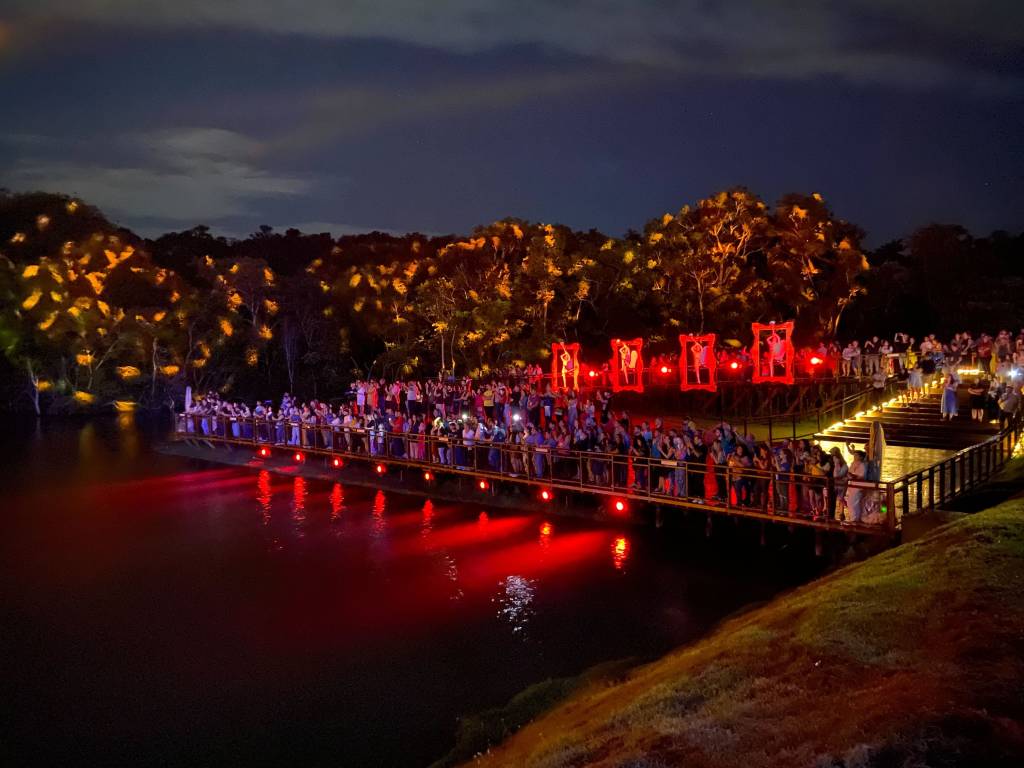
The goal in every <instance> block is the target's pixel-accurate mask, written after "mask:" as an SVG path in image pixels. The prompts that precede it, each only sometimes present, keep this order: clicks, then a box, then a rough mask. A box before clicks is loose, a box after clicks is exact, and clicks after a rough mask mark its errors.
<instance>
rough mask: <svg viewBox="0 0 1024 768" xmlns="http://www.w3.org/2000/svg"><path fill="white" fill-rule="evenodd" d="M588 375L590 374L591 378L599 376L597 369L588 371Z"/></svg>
mask: <svg viewBox="0 0 1024 768" xmlns="http://www.w3.org/2000/svg"><path fill="white" fill-rule="evenodd" d="M587 376H589V377H590V378H594V377H595V376H597V371H590V372H588V373H587Z"/></svg>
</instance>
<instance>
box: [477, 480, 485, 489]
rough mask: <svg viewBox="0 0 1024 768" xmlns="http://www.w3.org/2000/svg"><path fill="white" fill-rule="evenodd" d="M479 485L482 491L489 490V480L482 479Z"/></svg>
mask: <svg viewBox="0 0 1024 768" xmlns="http://www.w3.org/2000/svg"><path fill="white" fill-rule="evenodd" d="M477 487H478V488H479V489H480V490H481V491H486V490H487V481H486V480H481V481H480V482H478V483H477Z"/></svg>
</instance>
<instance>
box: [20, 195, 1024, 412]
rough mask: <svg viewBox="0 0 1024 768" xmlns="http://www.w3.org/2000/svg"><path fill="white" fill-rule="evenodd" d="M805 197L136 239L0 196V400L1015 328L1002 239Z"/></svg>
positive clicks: (1012, 258) (102, 222) (65, 406)
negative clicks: (784, 336)
mask: <svg viewBox="0 0 1024 768" xmlns="http://www.w3.org/2000/svg"><path fill="white" fill-rule="evenodd" d="M862 240H863V233H862V232H861V230H860V229H859V228H858V227H856V226H855V225H853V224H850V223H848V222H846V221H844V220H842V219H839V218H838V217H836V216H835V215H834V214H833V212H832V211H831V210H830V208H829V207H828V205H827V204H826V202H825V200H824V199H823V198H822V197H821V196H820V195H818V194H811V195H802V194H791V195H786V196H785V197H783V198H782V199H781V200H780V201H778V203H777V204H776V205H775V206H774V208H772V207H769V206H768V205H767V204H766V203H765V202H764V201H762V200H761V199H760V198H758V197H757V196H756V195H755V194H753V193H752V192H750V191H749V190H746V189H743V188H735V189H729V190H724V191H722V192H719V193H718V194H715V195H712V196H709V197H707V198H705V199H702V200H698V201H696V202H695V203H694V204H692V205H686V206H684V207H683V208H681V209H680V210H678V211H677V212H675V213H665V214H663V215H661V216H659V217H657V218H654V219H652V220H650V221H649V222H647V224H646V225H645V226H644V227H643V230H642V231H641V232H630V233H628V234H627V235H625V236H624V237H610V236H608V235H605V234H603V233H601V232H598V231H595V230H590V231H585V232H581V231H575V230H573V229H571V228H569V227H566V226H562V225H558V224H544V223H537V222H529V221H524V220H522V219H513V218H509V219H504V220H501V221H497V222H494V223H492V224H487V225H483V226H480V227H477V228H475V229H474V230H473V231H472V232H470V233H469V234H468V235H466V236H464V237H460V236H444V237H436V236H426V235H421V234H417V233H411V234H407V235H404V236H395V235H390V234H385V233H380V232H372V233H367V234H363V235H354V236H352V235H350V236H344V237H340V238H336V239H335V238H332V237H331V236H330V235H329V234H324V233H318V234H303V233H301V232H299V231H297V230H294V229H289V230H287V231H285V232H284V233H279V232H275V231H274V230H273V229H271V228H270V227H261V228H260V229H259V230H258V231H257V232H255V233H253V234H252V235H250V236H249V237H246V238H243V239H238V240H234V239H227V238H223V237H216V236H214V235H213V234H212V233H211V232H210V230H209V228H207V227H206V226H202V225H198V226H196V227H193V228H192V229H188V230H185V231H181V232H171V233H168V234H165V235H162V236H161V237H158V238H156V239H153V240H146V239H144V238H141V237H139V236H137V235H135V234H134V233H132V232H131V231H129V230H126V229H123V228H120V227H118V226H116V225H115V224H113V223H112V222H110V221H109V219H107V218H106V217H105V216H104V215H103V213H102V212H101V211H99V210H98V209H96V208H94V207H93V206H90V205H88V204H87V203H85V202H83V201H79V200H75V199H73V198H70V197H67V196H64V195H57V194H47V193H29V194H10V193H2V194H0V345H2V349H3V352H4V355H3V365H4V366H5V368H6V370H5V376H4V377H3V379H4V381H5V389H4V391H3V396H4V398H5V399H6V401H7V403H8V404H9V405H11V406H13V407H25V406H26V405H28V404H29V403H32V404H33V405H35V406H36V407H37V409H42V408H49V409H51V410H69V409H75V408H90V407H96V406H98V405H102V404H105V403H109V402H111V401H112V400H129V401H132V402H138V403H143V404H154V405H157V404H160V403H164V402H166V401H167V400H168V399H169V398H171V397H177V396H180V393H181V392H182V390H183V389H184V387H185V386H186V385H188V384H191V385H193V386H196V387H199V388H217V389H219V390H222V391H223V392H225V393H233V394H238V395H245V396H252V395H257V394H269V393H276V392H278V391H280V390H282V389H288V390H299V391H303V392H305V393H307V394H309V395H315V396H320V397H329V396H332V395H333V394H336V393H337V392H338V390H339V388H340V387H342V386H344V385H345V384H346V383H347V382H348V381H350V380H351V379H352V378H353V377H356V376H366V375H380V376H402V375H420V376H433V375H436V374H437V373H438V372H439V371H440V370H442V369H443V370H446V371H455V373H457V374H467V373H468V374H473V373H479V372H484V371H487V370H489V369H491V368H493V367H495V366H501V365H506V364H508V363H512V362H520V363H524V362H540V361H543V360H544V359H545V357H546V356H547V355H548V354H549V351H550V347H551V343H552V342H553V341H557V340H566V341H579V342H581V343H582V344H583V348H584V355H585V356H586V355H588V354H589V355H590V356H595V358H596V359H600V357H602V356H603V353H604V351H605V350H606V349H607V348H608V340H609V339H610V338H613V337H616V336H620V337H632V336H643V337H644V338H646V339H647V340H648V345H649V346H651V347H653V348H655V349H657V348H658V346H659V345H661V346H663V347H664V351H669V350H671V349H673V348H674V344H675V342H674V339H675V337H676V335H677V334H679V333H681V332H684V331H685V332H700V331H717V332H718V333H720V334H722V335H727V336H731V337H736V338H740V339H744V338H746V337H747V336H748V335H749V326H750V323H751V322H754V321H767V320H772V319H778V320H784V319H795V320H796V321H797V328H798V330H799V332H800V334H801V335H802V337H803V340H810V339H814V338H821V337H833V336H835V335H836V334H838V333H843V332H854V333H875V332H879V331H883V332H891V331H892V330H893V329H894V328H890V327H889V326H899V327H901V328H905V329H906V330H908V331H910V332H918V333H920V332H922V331H925V330H928V331H933V330H935V331H942V330H945V329H949V330H952V329H953V328H954V327H955V328H957V329H959V328H960V327H961V326H962V327H975V328H978V327H985V328H994V327H995V326H1004V325H1006V326H1010V325H1015V324H1016V323H1019V322H1020V320H1021V318H1020V314H1021V313H1020V306H1019V300H1018V299H1017V297H1018V296H1019V295H1020V287H1021V282H1022V280H1024V271H1022V270H1024V268H1022V267H1021V261H1020V260H1019V258H1017V255H1018V253H1019V250H1020V247H1021V240H1022V238H1021V236H1011V235H1008V234H1005V233H996V234H994V235H992V236H991V237H990V238H984V239H982V238H977V239H976V238H973V237H972V236H971V235H970V234H969V233H967V232H966V231H965V230H963V229H962V228H959V227H955V226H939V225H933V226H928V227H925V228H923V229H921V230H919V231H918V232H916V233H914V234H913V235H912V236H911V237H909V238H908V239H907V240H906V241H905V242H897V243H890V244H886V245H885V246H883V247H882V248H880V249H878V250H877V251H876V252H875V253H865V251H864V248H863V246H862Z"/></svg>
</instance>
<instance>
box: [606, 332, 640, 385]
mask: <svg viewBox="0 0 1024 768" xmlns="http://www.w3.org/2000/svg"><path fill="white" fill-rule="evenodd" d="M643 346H644V341H643V339H629V340H624V339H612V359H611V369H612V391H614V392H643V391H644V381H643V372H644V358H643Z"/></svg>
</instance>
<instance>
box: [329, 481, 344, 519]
mask: <svg viewBox="0 0 1024 768" xmlns="http://www.w3.org/2000/svg"><path fill="white" fill-rule="evenodd" d="M343 509H345V493H344V491H342V489H341V483H335V484H334V487H333V488H331V523H337V522H339V521H340V520H341V512H342V510H343Z"/></svg>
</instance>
